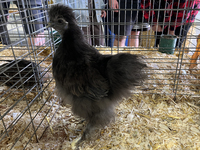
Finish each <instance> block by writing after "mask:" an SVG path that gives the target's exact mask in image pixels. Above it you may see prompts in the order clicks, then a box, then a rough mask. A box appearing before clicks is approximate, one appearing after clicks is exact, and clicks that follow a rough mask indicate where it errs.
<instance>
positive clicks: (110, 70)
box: [49, 5, 147, 144]
mask: <svg viewBox="0 0 200 150" xmlns="http://www.w3.org/2000/svg"><path fill="white" fill-rule="evenodd" d="M49 17H50V23H49V26H51V27H53V28H54V29H55V30H57V31H58V32H59V33H60V34H61V36H62V42H61V44H60V45H59V47H58V49H57V50H56V52H55V55H54V58H53V76H54V78H55V81H56V88H57V91H58V94H59V96H60V97H61V99H62V101H61V103H62V104H64V105H65V104H70V105H71V106H72V112H73V113H74V114H76V115H78V116H80V117H83V118H85V120H86V121H87V122H88V124H87V126H86V129H85V131H84V133H83V135H82V137H81V139H80V140H79V141H78V143H77V144H79V143H80V142H81V141H83V140H85V139H88V138H89V135H90V133H91V131H92V130H93V129H95V128H96V127H103V126H105V125H107V124H108V123H109V122H110V121H111V119H112V118H113V117H114V114H115V113H114V106H115V104H117V102H118V101H120V100H122V98H127V97H129V96H130V90H132V89H133V88H134V87H135V86H139V85H141V84H142V81H143V80H144V79H145V78H146V77H147V76H146V74H145V72H144V68H146V67H147V66H146V64H145V63H144V62H143V61H142V57H141V56H139V55H131V54H128V53H121V54H117V55H102V54H100V53H99V52H98V51H97V50H96V49H95V48H94V47H92V46H90V45H89V44H87V42H86V40H85V39H84V37H83V33H82V30H81V29H80V28H79V26H78V25H77V22H76V19H75V16H74V13H73V10H72V9H71V8H69V7H67V6H63V5H54V6H52V7H51V8H50V11H49Z"/></svg>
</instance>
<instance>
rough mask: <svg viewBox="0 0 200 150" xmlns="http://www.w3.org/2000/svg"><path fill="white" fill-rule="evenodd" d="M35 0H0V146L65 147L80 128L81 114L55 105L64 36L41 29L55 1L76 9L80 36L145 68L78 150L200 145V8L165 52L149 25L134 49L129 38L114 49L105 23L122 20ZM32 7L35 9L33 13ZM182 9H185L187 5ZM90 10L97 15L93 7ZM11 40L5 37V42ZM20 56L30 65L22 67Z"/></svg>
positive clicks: (67, 0) (73, 0) (71, 1)
mask: <svg viewBox="0 0 200 150" xmlns="http://www.w3.org/2000/svg"><path fill="white" fill-rule="evenodd" d="M33 1H34V3H35V4H37V3H38V2H39V3H40V5H35V6H34V7H27V4H28V3H31V0H25V1H21V0H9V1H0V21H1V22H0V28H1V32H0V41H1V44H0V65H1V66H0V147H1V149H59V148H63V149H70V148H71V146H72V145H71V144H72V141H73V140H74V139H75V138H77V137H78V136H79V135H80V134H81V130H82V129H83V128H84V124H83V123H81V119H80V118H77V117H75V116H73V115H72V114H71V111H70V106H66V107H62V106H60V105H59V98H58V97H57V96H56V92H55V89H54V86H55V82H54V80H53V78H52V74H51V71H52V70H51V65H52V58H53V55H54V52H55V50H56V48H57V47H58V46H59V44H60V42H61V37H60V35H59V34H58V32H57V31H55V30H53V29H48V28H46V25H47V23H48V9H49V8H50V7H51V5H55V4H57V3H63V4H65V5H69V6H71V7H73V8H75V9H74V10H75V12H76V17H77V20H78V23H79V25H80V27H81V28H82V29H83V28H84V27H86V28H85V29H86V30H85V32H84V33H85V37H86V38H91V44H93V46H95V47H96V48H97V49H98V50H99V51H100V52H101V53H102V54H117V53H121V52H127V53H131V54H142V55H144V59H145V61H146V62H147V65H148V66H149V68H148V70H147V72H148V80H147V81H146V82H145V84H144V85H143V86H142V87H137V88H136V89H134V90H133V91H132V93H133V97H131V98H130V99H128V100H125V101H123V102H122V103H121V104H120V105H119V107H117V108H116V110H117V111H116V113H117V117H116V122H115V123H114V124H111V126H110V127H106V128H105V129H102V130H101V133H100V136H101V138H100V140H96V141H93V142H90V143H86V144H85V145H84V146H83V149H89V148H93V149H108V148H113V149H159V148H160V149H184V148H185V149H187V148H191V149H195V148H197V149H198V148H199V147H200V144H199V143H200V138H199V136H200V123H199V105H200V91H199V90H200V69H199V68H200V63H199V62H200V60H199V56H198V55H199V53H200V52H199V50H200V36H199V35H200V14H199V13H198V14H197V16H196V18H195V22H194V23H193V24H192V26H191V28H190V30H189V31H188V33H187V37H186V40H185V41H184V42H183V44H182V47H179V48H178V47H177V48H175V52H174V54H166V53H160V52H159V51H158V50H159V48H157V47H155V46H154V42H155V36H156V35H154V32H153V31H152V29H150V30H148V31H144V29H142V30H141V32H140V35H139V47H130V46H127V44H128V42H127V41H128V38H130V37H127V41H126V46H124V47H116V46H113V43H112V41H113V38H114V35H113V33H112V32H111V30H108V29H109V28H108V26H109V25H111V28H112V25H115V24H116V25H117V24H118V25H119V24H121V25H122V24H126V23H124V22H120V23H119V22H109V21H108V20H106V18H105V19H104V20H102V21H100V22H97V20H92V22H86V21H84V20H83V18H82V17H83V16H84V15H85V14H84V13H88V10H90V11H91V12H93V11H101V10H100V9H96V8H94V7H90V8H77V5H79V2H78V1H77V0H50V1H46V0H33ZM87 2H88V1H87ZM92 2H93V1H92ZM104 2H105V4H106V3H107V4H108V2H106V1H104ZM152 2H155V1H152ZM197 2H198V1H197ZM198 3H200V2H198ZM16 4H17V5H16ZM17 6H18V7H17ZM32 10H35V11H36V13H35V14H34V13H32V12H31V11H32ZM104 10H105V11H106V13H107V14H108V13H109V11H110V12H111V11H112V9H110V8H109V7H108V5H105V9H104ZM152 10H156V9H152ZM161 10H162V9H158V11H161ZM183 10H184V11H189V10H192V8H184V9H183ZM126 11H128V10H126ZM136 11H137V12H138V13H139V11H142V10H141V9H139V8H138V9H136ZM176 11H178V9H177V10H176ZM28 12H30V13H28ZM22 13H24V15H22ZM90 15H91V16H90V17H93V16H94V14H93V13H90ZM35 16H37V17H35ZM142 23H144V22H142ZM145 23H147V24H145V25H147V27H148V25H149V26H150V27H152V25H154V22H153V21H150V20H148V21H147V22H145ZM168 23H169V24H170V23H171V22H170V21H169V22H168ZM33 24H40V25H42V27H41V28H40V29H34V28H35V26H32V25H33ZM89 25H90V28H88V26H89ZM94 25H99V26H100V28H101V29H100V32H101V33H103V34H96V35H95V34H94V32H92V34H90V32H91V31H92V30H94V29H93V26H94ZM25 26H27V29H25ZM137 26H141V23H139V22H138V21H137V20H136V21H135V22H134V27H135V31H137V30H138V29H139V28H137ZM38 33H41V34H40V36H37V35H38ZM5 36H8V37H5ZM3 38H4V40H3ZM101 38H105V41H104V44H105V45H101V44H99V45H95V44H94V43H93V42H92V41H94V40H95V39H97V40H98V39H101ZM132 38H136V36H135V37H134V36H133V37H132ZM5 39H6V40H5ZM9 39H10V42H8V41H7V40H9ZM99 43H100V42H99ZM196 56H197V57H196ZM22 59H25V60H28V61H31V62H32V63H25V64H23V66H21V64H20V63H21V62H23V60H22ZM8 72H9V73H8ZM77 129H79V130H77ZM133 143H135V144H133Z"/></svg>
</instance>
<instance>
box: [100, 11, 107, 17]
mask: <svg viewBox="0 0 200 150" xmlns="http://www.w3.org/2000/svg"><path fill="white" fill-rule="evenodd" d="M101 17H104V18H105V17H106V11H105V10H102V11H101Z"/></svg>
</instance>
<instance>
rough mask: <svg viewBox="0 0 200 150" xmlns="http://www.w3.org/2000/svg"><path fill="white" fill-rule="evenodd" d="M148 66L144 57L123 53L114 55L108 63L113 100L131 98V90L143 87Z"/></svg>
mask: <svg viewBox="0 0 200 150" xmlns="http://www.w3.org/2000/svg"><path fill="white" fill-rule="evenodd" d="M145 68H147V65H146V64H145V63H144V61H143V59H142V56H140V55H132V54H128V53H121V54H117V55H114V56H113V57H112V58H111V59H110V61H109V62H108V66H107V69H108V76H109V80H110V86H111V91H110V92H111V93H110V96H111V99H115V100H117V99H121V98H122V97H125V98H127V97H128V96H130V90H133V89H134V87H135V86H140V85H142V83H143V81H144V80H145V79H146V78H147V74H146V72H145Z"/></svg>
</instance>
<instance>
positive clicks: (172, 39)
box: [159, 35, 177, 54]
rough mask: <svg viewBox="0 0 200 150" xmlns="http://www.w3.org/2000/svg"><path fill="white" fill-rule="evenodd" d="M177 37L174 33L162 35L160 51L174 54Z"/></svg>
mask: <svg viewBox="0 0 200 150" xmlns="http://www.w3.org/2000/svg"><path fill="white" fill-rule="evenodd" d="M176 41H177V37H176V36H173V35H161V37H160V44H159V52H161V53H167V54H174V51H175V47H176Z"/></svg>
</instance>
